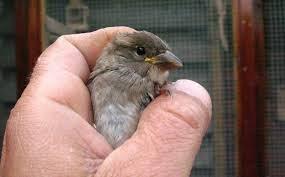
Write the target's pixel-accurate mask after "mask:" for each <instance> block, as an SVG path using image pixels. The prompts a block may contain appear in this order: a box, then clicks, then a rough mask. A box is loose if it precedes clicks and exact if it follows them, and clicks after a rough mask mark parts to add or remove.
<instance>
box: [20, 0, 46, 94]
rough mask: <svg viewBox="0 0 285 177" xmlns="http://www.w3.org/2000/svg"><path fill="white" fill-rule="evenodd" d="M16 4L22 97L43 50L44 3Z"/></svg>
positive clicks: (23, 0) (25, 1)
mask: <svg viewBox="0 0 285 177" xmlns="http://www.w3.org/2000/svg"><path fill="white" fill-rule="evenodd" d="M15 2H16V3H15V4H16V65H17V85H18V86H17V87H18V96H20V95H21V93H22V91H23V90H24V88H25V87H26V84H27V82H28V78H29V75H30V73H31V71H32V69H33V67H34V64H35V62H36V60H37V58H38V57H39V55H40V54H41V52H42V48H43V35H42V34H43V14H42V13H41V12H42V7H43V1H42V0H19V1H18V0H17V1H15Z"/></svg>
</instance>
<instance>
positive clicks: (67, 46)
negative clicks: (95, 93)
mask: <svg viewBox="0 0 285 177" xmlns="http://www.w3.org/2000/svg"><path fill="white" fill-rule="evenodd" d="M127 31H133V29H131V28H128V27H110V28H105V29H100V30H97V31H95V32H91V33H84V34H73V35H67V36H62V37H60V38H59V39H58V40H57V41H56V42H55V43H54V44H52V45H51V46H50V47H49V48H48V49H47V50H45V51H44V52H43V54H42V55H41V56H40V57H39V59H38V62H37V64H36V66H35V69H34V72H33V74H32V77H31V81H30V84H29V85H28V86H27V89H26V90H25V92H24V96H25V95H28V96H40V97H47V98H49V99H51V100H54V101H55V102H57V103H60V104H62V105H65V106H68V107H69V108H71V109H72V110H74V111H75V112H76V113H78V114H79V115H81V116H82V117H83V118H86V119H87V120H89V121H90V118H91V117H92V112H91V110H92V109H91V105H90V102H91V101H90V96H89V92H88V89H87V88H86V86H85V82H86V80H87V79H88V77H89V74H90V71H89V67H93V66H94V64H95V62H96V59H97V58H98V56H99V55H100V54H101V51H102V50H103V48H104V47H105V46H106V44H107V43H108V42H109V41H110V40H111V39H112V38H113V37H114V36H115V35H116V33H118V32H127Z"/></svg>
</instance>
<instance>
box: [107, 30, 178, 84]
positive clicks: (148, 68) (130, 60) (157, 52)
mask: <svg viewBox="0 0 285 177" xmlns="http://www.w3.org/2000/svg"><path fill="white" fill-rule="evenodd" d="M104 55H105V56H104ZM106 55H107V56H106ZM110 55H111V56H113V57H111V56H110ZM103 56H104V57H103V58H109V59H110V58H111V59H110V60H108V61H109V62H106V61H104V62H103V61H102V62H103V63H102V64H103V65H105V66H106V65H112V66H115V67H117V66H120V67H126V68H132V69H133V70H134V71H135V72H136V73H138V74H140V75H142V76H146V75H149V77H150V78H151V79H152V80H153V81H155V82H156V80H157V81H158V82H161V83H162V82H165V81H166V79H167V77H168V72H169V70H172V69H176V68H179V67H182V62H181V60H180V59H179V58H178V57H176V56H175V55H174V54H173V53H172V52H171V51H170V49H169V47H168V45H167V44H166V43H165V42H164V41H163V40H162V39H160V38H159V37H158V36H156V35H154V34H153V33H150V32H147V31H136V32H132V33H119V34H117V36H116V37H115V38H114V39H113V40H112V41H111V43H110V45H108V47H107V48H106V50H105V52H104V54H103Z"/></svg>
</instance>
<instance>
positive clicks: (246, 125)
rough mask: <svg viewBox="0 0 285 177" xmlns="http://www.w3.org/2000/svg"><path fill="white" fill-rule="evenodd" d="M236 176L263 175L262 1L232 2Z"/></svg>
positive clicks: (241, 0)
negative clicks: (235, 102)
mask: <svg viewBox="0 0 285 177" xmlns="http://www.w3.org/2000/svg"><path fill="white" fill-rule="evenodd" d="M232 2H233V19H234V23H233V24H234V39H235V40H234V46H235V47H234V49H235V64H236V67H235V68H236V74H237V91H236V93H237V95H236V96H237V100H238V102H237V108H238V118H237V132H238V143H237V145H238V162H239V163H238V176H240V177H262V176H266V170H265V152H264V149H265V147H264V142H265V141H264V137H265V136H264V121H265V88H264V86H265V85H264V84H265V49H264V27H263V14H262V12H263V9H262V1H261V0H233V1H232Z"/></svg>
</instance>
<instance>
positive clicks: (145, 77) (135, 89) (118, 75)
mask: <svg viewBox="0 0 285 177" xmlns="http://www.w3.org/2000/svg"><path fill="white" fill-rule="evenodd" d="M179 67H182V62H181V61H180V60H179V59H178V58H177V57H176V56H175V55H174V54H173V53H171V52H170V49H169V47H168V45H167V44H166V43H165V42H164V41H163V40H161V39H160V38H159V37H158V36H156V35H154V34H153V33H150V32H147V31H137V32H133V33H120V34H117V36H116V37H114V39H113V40H112V41H111V42H110V43H109V44H108V45H107V46H106V47H105V48H104V50H103V52H102V54H101V56H100V57H99V58H98V60H97V63H96V66H95V67H94V68H93V71H92V73H91V75H90V78H89V81H88V84H87V85H88V88H89V91H90V94H91V100H92V105H93V111H94V122H95V127H96V129H97V130H98V132H100V133H101V134H102V135H103V136H104V137H105V138H106V140H107V141H108V142H109V143H110V144H111V145H112V147H113V148H116V147H118V146H120V145H121V144H122V143H123V142H124V141H126V140H127V139H128V138H130V136H131V135H132V134H133V133H134V131H135V130H136V128H137V124H138V121H139V118H140V116H141V112H142V111H143V110H144V109H145V107H146V106H147V105H148V104H149V103H150V102H151V101H152V100H153V99H154V98H155V97H156V96H158V95H159V93H160V91H161V88H162V87H163V86H164V85H165V84H166V82H167V78H168V75H169V70H172V69H176V68H179Z"/></svg>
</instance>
